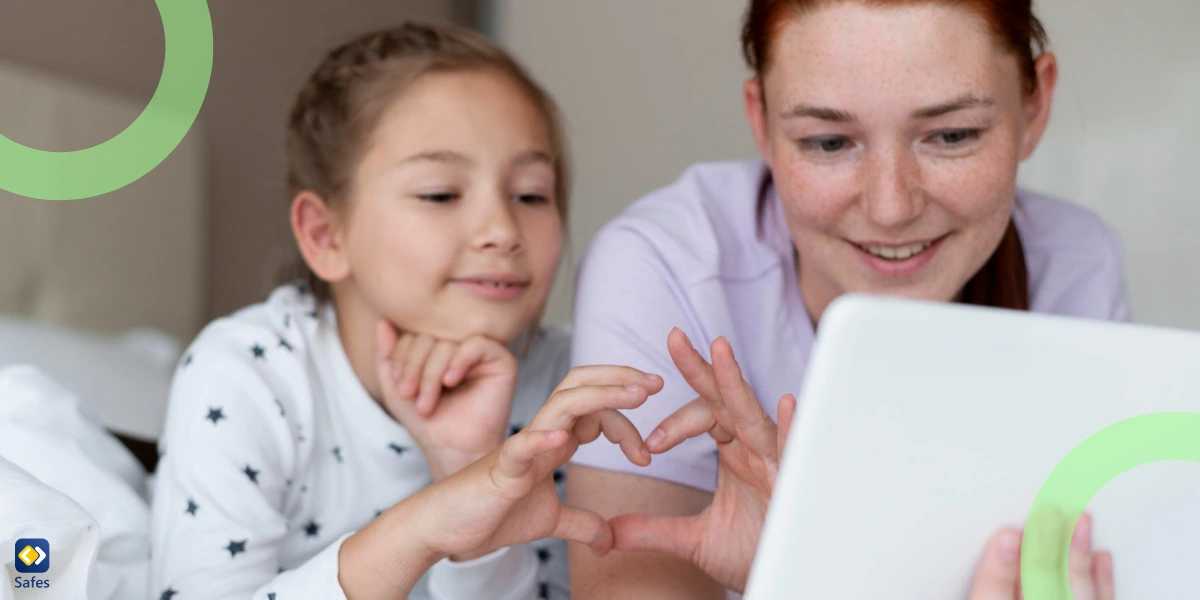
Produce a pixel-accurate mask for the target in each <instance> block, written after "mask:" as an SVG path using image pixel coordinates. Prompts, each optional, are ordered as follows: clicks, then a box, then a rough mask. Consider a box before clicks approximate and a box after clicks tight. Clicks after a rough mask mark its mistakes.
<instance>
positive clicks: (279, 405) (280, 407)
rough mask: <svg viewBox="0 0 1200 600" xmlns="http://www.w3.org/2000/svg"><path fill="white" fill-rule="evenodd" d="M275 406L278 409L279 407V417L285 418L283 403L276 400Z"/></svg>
mask: <svg viewBox="0 0 1200 600" xmlns="http://www.w3.org/2000/svg"><path fill="white" fill-rule="evenodd" d="M275 406H278V407H279V416H281V417H282V416H284V412H283V402H280V401H279V398H276V399H275Z"/></svg>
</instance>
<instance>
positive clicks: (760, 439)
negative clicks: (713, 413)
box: [712, 337, 779, 461]
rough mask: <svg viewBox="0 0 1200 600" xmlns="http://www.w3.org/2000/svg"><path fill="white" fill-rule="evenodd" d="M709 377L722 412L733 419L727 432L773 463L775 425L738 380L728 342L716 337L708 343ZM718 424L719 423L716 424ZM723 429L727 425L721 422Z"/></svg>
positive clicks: (742, 380) (776, 436)
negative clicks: (710, 359)
mask: <svg viewBox="0 0 1200 600" xmlns="http://www.w3.org/2000/svg"><path fill="white" fill-rule="evenodd" d="M712 357H713V374H714V376H715V377H716V380H717V387H718V388H719V389H720V392H721V398H722V399H723V400H724V402H725V406H726V410H728V411H729V414H730V416H731V417H733V425H734V428H735V431H731V432H730V433H733V434H734V435H736V436H737V438H738V439H739V440H741V441H742V443H744V444H746V445H747V446H748V447H749V448H750V449H751V450H753V451H754V453H755V454H758V455H759V456H762V457H764V458H768V459H770V460H772V461H775V460H777V458H778V457H777V456H776V452H777V451H778V444H779V432H778V429H777V428H776V427H775V422H774V421H772V420H771V417H770V415H768V414H767V411H765V410H763V407H762V405H761V404H759V403H758V397H757V396H755V395H754V390H753V389H752V388H751V387H750V384H749V383H746V380H745V378H743V377H742V369H741V367H739V366H738V364H737V359H736V358H734V356H733V347H732V346H730V345H729V340H726V339H725V338H724V337H719V338H717V339H716V340H714V341H713V344H712ZM718 422H720V421H718ZM722 425H723V426H726V429H728V426H727V424H726V423H722Z"/></svg>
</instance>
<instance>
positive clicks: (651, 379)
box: [646, 373, 662, 385]
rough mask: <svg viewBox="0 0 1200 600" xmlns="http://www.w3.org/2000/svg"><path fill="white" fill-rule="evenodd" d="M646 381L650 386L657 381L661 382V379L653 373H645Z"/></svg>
mask: <svg viewBox="0 0 1200 600" xmlns="http://www.w3.org/2000/svg"><path fill="white" fill-rule="evenodd" d="M646 381H649V382H650V384H651V385H654V384H656V383H658V382H659V381H662V377H660V376H658V375H655V374H654V373H646Z"/></svg>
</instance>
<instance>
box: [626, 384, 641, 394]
mask: <svg viewBox="0 0 1200 600" xmlns="http://www.w3.org/2000/svg"><path fill="white" fill-rule="evenodd" d="M625 391H627V392H629V393H630V394H644V393H646V389H645V388H643V387H642V386H640V385H627V386H625Z"/></svg>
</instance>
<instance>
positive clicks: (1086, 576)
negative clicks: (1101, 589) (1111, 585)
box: [1067, 513, 1096, 600]
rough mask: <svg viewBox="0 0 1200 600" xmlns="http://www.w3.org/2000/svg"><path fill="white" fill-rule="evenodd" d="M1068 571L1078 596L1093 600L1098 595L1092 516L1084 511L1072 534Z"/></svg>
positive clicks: (1072, 588) (1068, 555)
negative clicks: (1093, 573)
mask: <svg viewBox="0 0 1200 600" xmlns="http://www.w3.org/2000/svg"><path fill="white" fill-rule="evenodd" d="M1067 573H1068V575H1069V577H1070V580H1071V590H1072V591H1073V592H1074V594H1075V597H1076V598H1087V599H1088V600H1091V599H1092V598H1094V597H1095V596H1096V586H1095V582H1094V580H1093V578H1092V517H1091V515H1088V514H1087V513H1084V514H1083V515H1082V516H1080V517H1079V521H1078V522H1076V523H1075V532H1074V533H1073V534H1071V549H1070V550H1069V551H1068V553H1067Z"/></svg>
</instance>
